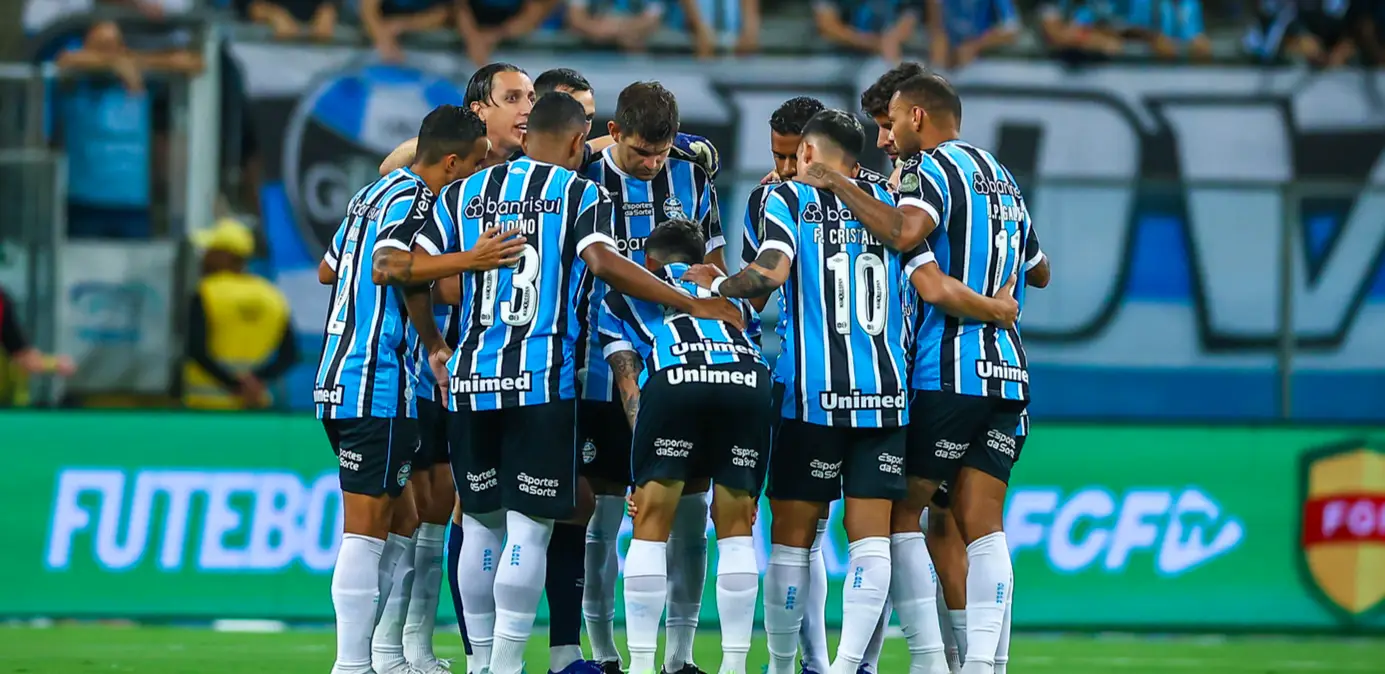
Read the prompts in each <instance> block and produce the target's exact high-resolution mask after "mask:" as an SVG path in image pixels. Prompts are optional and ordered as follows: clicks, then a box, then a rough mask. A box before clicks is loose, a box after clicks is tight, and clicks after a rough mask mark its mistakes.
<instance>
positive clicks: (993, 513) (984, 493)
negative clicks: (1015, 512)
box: [952, 467, 1005, 545]
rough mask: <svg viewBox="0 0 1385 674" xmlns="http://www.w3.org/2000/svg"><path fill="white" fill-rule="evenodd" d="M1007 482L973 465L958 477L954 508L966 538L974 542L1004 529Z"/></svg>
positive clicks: (964, 469) (967, 542)
mask: <svg viewBox="0 0 1385 674" xmlns="http://www.w3.org/2000/svg"><path fill="white" fill-rule="evenodd" d="M1004 508H1005V483H1004V482H1002V481H1000V479H998V478H996V477H994V476H992V475H988V474H986V473H983V472H981V471H979V470H975V469H973V468H968V467H964V468H962V471H961V473H960V474H959V475H958V477H957V493H956V495H955V497H954V499H953V504H952V510H953V512H954V513H955V514H956V520H957V527H958V529H959V530H960V531H961V534H962V540H963V541H965V542H966V544H967V545H971V543H972V541H975V540H976V539H978V538H981V537H982V536H989V535H990V534H993V533H996V532H997V531H1001V530H1002V529H1003V528H1004V525H1005V522H1004Z"/></svg>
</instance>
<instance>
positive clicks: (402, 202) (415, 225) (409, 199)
mask: <svg viewBox="0 0 1385 674" xmlns="http://www.w3.org/2000/svg"><path fill="white" fill-rule="evenodd" d="M434 201H435V199H434V198H433V191H432V190H430V189H428V186H427V185H415V186H413V187H411V188H409V189H407V190H404V191H402V192H400V193H399V194H398V195H397V196H395V197H394V198H392V199H390V200H389V202H388V203H386V204H385V212H384V215H382V216H381V218H380V233H379V235H377V236H376V237H375V250H376V251H378V250H382V249H385V248H398V249H400V250H411V249H413V245H414V238H415V237H417V236H418V233H419V232H420V231H422V230H423V229H424V227H426V226H427V225H428V223H429V221H431V220H432V219H433V206H434V205H435V204H434ZM372 252H374V251H372Z"/></svg>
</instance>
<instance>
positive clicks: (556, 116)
mask: <svg viewBox="0 0 1385 674" xmlns="http://www.w3.org/2000/svg"><path fill="white" fill-rule="evenodd" d="M586 129H587V111H586V110H585V109H584V108H583V107H582V104H581V103H578V102H577V99H575V98H573V97H572V95H571V94H568V93H565V92H562V91H550V92H548V93H546V94H544V95H543V96H541V97H539V100H538V102H536V103H534V109H533V111H531V112H530V113H529V133H548V134H568V133H573V132H585V131H586Z"/></svg>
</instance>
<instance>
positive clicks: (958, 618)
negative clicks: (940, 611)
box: [947, 608, 967, 671]
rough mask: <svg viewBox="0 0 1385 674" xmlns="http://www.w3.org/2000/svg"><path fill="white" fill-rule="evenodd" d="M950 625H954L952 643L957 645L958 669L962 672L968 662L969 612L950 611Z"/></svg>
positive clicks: (948, 613)
mask: <svg viewBox="0 0 1385 674" xmlns="http://www.w3.org/2000/svg"><path fill="white" fill-rule="evenodd" d="M947 621H948V624H950V625H952V642H953V643H955V644H956V645H957V669H958V671H961V669H962V664H961V663H963V662H966V660H967V610H966V609H951V608H950V609H948V610H947Z"/></svg>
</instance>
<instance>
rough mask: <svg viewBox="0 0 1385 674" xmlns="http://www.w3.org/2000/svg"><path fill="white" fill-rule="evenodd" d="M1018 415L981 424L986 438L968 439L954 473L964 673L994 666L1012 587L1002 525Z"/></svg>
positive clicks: (979, 673)
mask: <svg viewBox="0 0 1385 674" xmlns="http://www.w3.org/2000/svg"><path fill="white" fill-rule="evenodd" d="M1018 416H1019V413H1018V411H1014V412H1013V413H1011V412H1009V411H1008V410H1004V409H1002V410H998V411H997V413H995V414H994V415H993V416H992V417H991V419H990V423H989V424H988V425H987V428H986V429H985V440H984V441H978V442H973V443H972V451H969V452H968V456H967V457H965V458H964V464H963V466H962V469H961V471H960V472H959V473H958V475H957V488H956V493H955V494H954V499H953V510H954V512H955V513H956V515H957V524H958V526H959V528H960V530H961V535H962V539H963V540H965V541H966V542H967V655H966V659H965V663H964V664H963V666H962V671H963V672H964V673H966V674H988V673H989V672H991V671H993V668H994V663H995V654H996V649H997V647H998V645H999V642H1000V632H1001V629H1002V627H1003V624H1004V619H1005V607H1006V606H1007V605H1008V604H1009V602H1010V594H1011V592H1012V591H1013V587H1012V586H1013V569H1012V566H1011V562H1010V550H1009V546H1008V545H1007V544H1006V541H1005V532H1004V531H1003V530H1002V527H1003V511H1004V505H1005V490H1006V481H1008V479H1009V477H1010V469H1011V467H1012V466H1013V461H1014V456H1015V440H1014V435H1013V432H1014V428H1015V427H1016V425H1017V419H1018Z"/></svg>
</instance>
